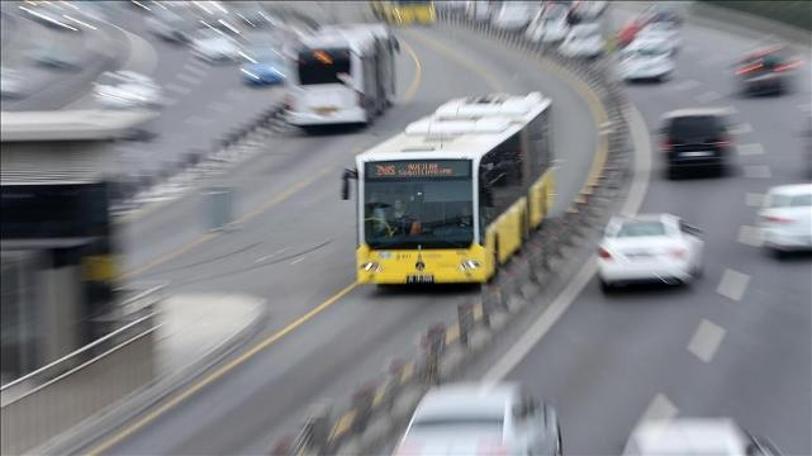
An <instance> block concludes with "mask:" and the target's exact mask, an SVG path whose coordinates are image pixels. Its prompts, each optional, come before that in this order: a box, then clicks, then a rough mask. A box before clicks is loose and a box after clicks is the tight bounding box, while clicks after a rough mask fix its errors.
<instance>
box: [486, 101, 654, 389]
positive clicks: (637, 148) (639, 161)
mask: <svg viewBox="0 0 812 456" xmlns="http://www.w3.org/2000/svg"><path fill="white" fill-rule="evenodd" d="M628 116H629V129H630V131H631V136H632V144H633V150H634V155H635V156H634V174H633V176H632V183H631V187H630V188H629V193H628V196H627V197H626V201H625V202H624V203H623V207H622V208H621V210H620V213H621V214H623V215H627V216H633V215H634V214H636V213H637V211H638V210H639V209H640V206H641V204H642V203H643V198H645V196H646V191H647V187H648V183H649V178H650V175H651V136H650V134H649V131H648V129H647V128H646V123H645V121H644V120H643V115H642V114H641V113H640V111H638V110H637V109H636V108H634V107H630V108H628ZM596 270H597V265H596V263H595V259H594V257H593V258H591V259H589V260H588V262H587V264H586V265H584V267H583V268H582V269H581V270H580V272H579V273H578V274H577V275H576V276H575V277H574V278H573V279H572V280H571V281H570V282H569V283H568V284H567V286H566V287H565V288H564V290H562V291H561V293H559V294H558V296H556V297H555V299H554V300H553V302H552V304H550V307H548V308H547V310H545V311H544V312H543V313H542V314H541V316H539V318H538V319H537V320H536V321H535V322H534V323H533V325H532V326H531V327H530V328H529V329H528V330H527V331H526V332H525V333H524V334H523V335H522V337H521V338H519V340H518V341H517V342H516V343H515V344H514V345H513V346H511V347H510V348H509V349H508V351H507V352H505V353H504V354H503V355H502V357H501V358H500V359H499V361H498V362H497V363H496V364H495V365H494V366H493V367H491V368H490V369H489V370H488V371H487V372H486V373H485V375H484V376H483V377H482V381H484V382H489V383H496V382H498V381H500V380H502V379H504V378H505V377H507V375H508V374H510V372H512V371H513V369H515V368H516V366H518V365H519V363H520V362H521V361H522V360H523V359H524V358H525V357H526V356H527V354H528V353H530V351H531V350H532V349H533V347H535V346H536V345H537V344H538V343H539V341H540V340H541V339H542V338H543V337H544V335H545V334H547V332H548V331H549V330H550V328H552V326H553V325H554V324H555V323H556V322H557V321H558V320H559V319H560V318H561V316H562V315H564V313H565V312H566V311H567V309H568V308H569V307H570V306H571V305H572V303H573V302H575V298H577V297H578V295H579V294H580V293H581V290H583V288H584V286H586V284H587V283H588V282H589V281H590V279H591V278H592V276H593V275H594V274H595V271H596Z"/></svg>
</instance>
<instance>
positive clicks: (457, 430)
mask: <svg viewBox="0 0 812 456" xmlns="http://www.w3.org/2000/svg"><path fill="white" fill-rule="evenodd" d="M561 452H562V441H561V429H560V427H559V422H558V416H557V414H556V412H555V410H554V409H553V408H552V407H551V406H549V405H547V404H545V403H540V402H538V401H536V400H535V399H534V398H533V397H532V396H531V395H530V394H528V392H527V391H526V390H525V389H524V388H522V387H521V386H519V385H517V384H513V383H503V384H496V385H480V384H475V383H460V384H452V385H447V386H442V387H439V388H435V389H433V390H431V391H429V392H428V393H427V394H426V396H425V397H423V400H421V401H420V404H418V406H417V410H415V412H414V415H413V416H412V419H411V421H410V422H409V427H408V428H407V430H406V433H405V435H404V436H403V439H402V440H401V442H400V445H399V447H398V449H397V450H396V454H397V455H404V456H405V455H432V456H441V455H449V456H450V455H460V454H467V455H476V454H504V455H517V456H518V455H560V454H561Z"/></svg>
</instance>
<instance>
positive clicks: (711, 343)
mask: <svg viewBox="0 0 812 456" xmlns="http://www.w3.org/2000/svg"><path fill="white" fill-rule="evenodd" d="M726 332H727V331H726V330H725V328H722V327H721V326H719V325H717V324H716V323H713V322H712V321H710V320H705V319H704V318H703V319H702V321H701V322H699V326H697V328H696V331H695V332H694V336H693V337H691V341H690V342H688V347H687V348H688V351H689V352H691V353H693V354H694V355H695V356H696V357H697V358H699V359H700V360H702V362H705V363H709V362H711V360H713V356H714V355H715V354H716V351H717V350H719V345H720V344H721V343H722V339H724V338H725V333H726Z"/></svg>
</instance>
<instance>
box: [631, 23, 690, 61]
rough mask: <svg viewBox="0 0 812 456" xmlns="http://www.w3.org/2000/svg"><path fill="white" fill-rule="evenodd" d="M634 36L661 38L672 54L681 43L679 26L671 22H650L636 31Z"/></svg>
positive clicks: (677, 49)
mask: <svg viewBox="0 0 812 456" xmlns="http://www.w3.org/2000/svg"><path fill="white" fill-rule="evenodd" d="M635 38H649V39H659V40H663V41H664V42H665V43H667V44H668V48H669V50H670V52H671V53H672V54H676V53H677V51H679V48H680V46H681V45H682V38H681V37H680V31H679V26H678V25H676V24H674V23H673V22H651V23H649V24H648V25H646V26H645V27H643V28H642V29H641V30H640V31H639V32H637V35H636V36H635Z"/></svg>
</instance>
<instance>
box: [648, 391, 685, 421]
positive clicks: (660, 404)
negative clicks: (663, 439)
mask: <svg viewBox="0 0 812 456" xmlns="http://www.w3.org/2000/svg"><path fill="white" fill-rule="evenodd" d="M678 412H679V409H678V408H677V406H676V405H674V403H673V402H671V400H670V399H668V396H666V395H665V394H663V393H659V394H657V395H656V396H654V399H652V400H651V402H649V404H648V407H646V411H644V412H643V415H642V416H641V417H640V421H639V422H640V423H643V422H645V421H650V420H671V419H673V418H674V417H675V416H677V413H678Z"/></svg>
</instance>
